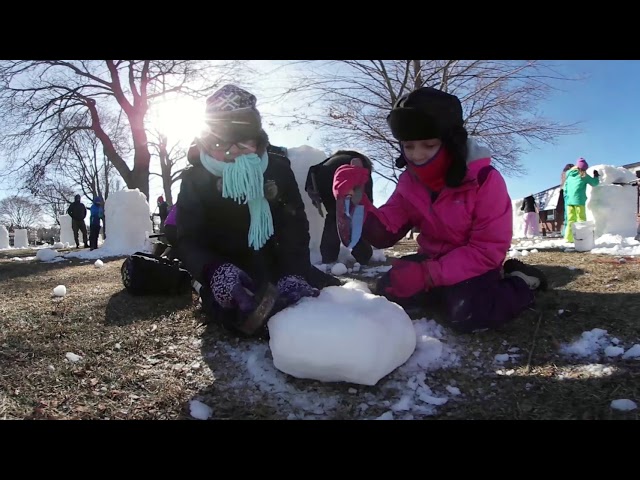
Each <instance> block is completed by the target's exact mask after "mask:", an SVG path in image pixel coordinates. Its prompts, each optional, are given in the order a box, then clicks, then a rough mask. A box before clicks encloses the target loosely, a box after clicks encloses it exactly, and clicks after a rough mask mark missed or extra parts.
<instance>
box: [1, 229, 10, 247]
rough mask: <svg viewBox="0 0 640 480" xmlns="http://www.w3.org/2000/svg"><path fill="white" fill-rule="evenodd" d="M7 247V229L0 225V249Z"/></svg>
mask: <svg viewBox="0 0 640 480" xmlns="http://www.w3.org/2000/svg"><path fill="white" fill-rule="evenodd" d="M4 248H10V247H9V231H8V230H7V227H5V226H4V225H0V249H4Z"/></svg>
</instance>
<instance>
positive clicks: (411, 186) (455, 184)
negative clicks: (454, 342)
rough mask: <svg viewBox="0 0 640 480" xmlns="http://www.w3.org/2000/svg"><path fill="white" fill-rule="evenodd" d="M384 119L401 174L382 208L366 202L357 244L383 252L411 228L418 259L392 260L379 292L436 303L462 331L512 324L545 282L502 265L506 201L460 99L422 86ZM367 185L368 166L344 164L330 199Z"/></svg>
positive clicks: (411, 303)
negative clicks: (399, 154) (469, 131)
mask: <svg viewBox="0 0 640 480" xmlns="http://www.w3.org/2000/svg"><path fill="white" fill-rule="evenodd" d="M387 122H388V124H389V126H390V128H391V132H392V134H393V136H394V138H395V139H396V140H398V141H399V142H400V147H401V151H402V157H401V159H399V160H400V163H401V164H402V163H404V165H405V166H406V170H405V171H404V172H403V173H402V174H401V175H400V178H399V180H398V184H397V186H396V189H395V191H394V193H393V194H392V195H391V197H390V198H389V200H388V201H387V203H386V204H385V205H383V206H382V207H380V208H376V207H374V206H373V204H371V202H370V200H369V199H368V198H367V197H366V195H364V196H363V199H362V203H363V204H364V206H365V209H366V216H365V220H364V226H363V230H362V238H364V239H365V240H366V241H368V242H370V243H371V244H372V245H373V246H374V247H376V248H388V247H391V246H393V245H395V244H396V243H397V242H398V241H399V240H400V239H402V238H403V237H404V236H405V235H406V234H407V232H408V231H409V230H410V229H411V228H412V227H417V228H419V230H420V235H419V236H418V239H417V241H418V245H419V250H418V253H417V254H414V255H409V256H406V257H402V258H401V259H398V260H397V261H395V262H394V264H393V267H392V269H391V270H390V271H389V272H388V273H387V274H385V276H383V277H382V278H381V279H380V281H379V282H378V286H377V293H378V294H379V295H384V296H386V297H387V298H389V299H390V300H391V301H394V302H396V303H398V304H400V305H402V306H403V307H404V308H413V307H418V306H419V307H424V306H427V305H430V304H435V303H439V304H442V305H444V307H445V310H446V313H447V317H448V319H449V320H450V322H451V325H452V327H453V328H455V329H457V330H458V331H462V332H469V331H473V330H476V329H484V328H496V327H499V326H501V325H503V324H505V323H506V322H509V321H511V320H513V319H514V318H516V317H517V316H518V315H519V314H520V313H521V312H522V311H523V310H525V309H526V308H528V307H529V306H530V305H532V303H533V300H534V291H535V290H539V289H542V290H544V289H546V286H547V280H546V278H545V276H544V274H543V273H542V272H541V271H540V270H539V269H537V268H535V267H532V266H530V265H525V264H524V263H522V262H520V261H518V260H508V261H507V262H505V263H504V265H503V262H504V260H505V257H506V254H507V251H508V250H509V247H510V245H511V238H512V233H513V232H512V230H513V220H512V207H511V199H510V198H509V194H508V192H507V187H506V184H505V181H504V179H503V177H502V175H501V174H500V173H499V172H498V171H497V170H496V169H495V168H494V167H493V166H491V155H490V153H489V151H488V150H487V149H486V148H484V147H481V146H479V145H478V144H477V143H476V142H475V141H474V140H473V139H470V138H468V134H467V131H466V130H465V128H464V123H463V118H462V106H461V104H460V100H459V99H458V98H457V97H456V96H454V95H450V94H448V93H445V92H442V91H440V90H437V89H434V88H428V87H424V88H420V89H417V90H415V91H413V92H411V93H409V94H407V95H405V96H403V97H401V98H400V99H399V100H398V101H397V102H396V104H395V105H394V107H393V109H392V111H391V113H390V114H389V116H388V117H387ZM368 178H369V171H368V170H367V169H365V168H362V167H358V166H354V165H344V166H342V167H340V168H339V169H338V170H337V171H336V173H335V176H334V186H333V192H334V195H335V196H336V197H343V196H344V195H347V194H349V193H351V192H352V191H353V189H354V188H355V187H357V186H361V185H364V184H365V183H366V181H367V180H368Z"/></svg>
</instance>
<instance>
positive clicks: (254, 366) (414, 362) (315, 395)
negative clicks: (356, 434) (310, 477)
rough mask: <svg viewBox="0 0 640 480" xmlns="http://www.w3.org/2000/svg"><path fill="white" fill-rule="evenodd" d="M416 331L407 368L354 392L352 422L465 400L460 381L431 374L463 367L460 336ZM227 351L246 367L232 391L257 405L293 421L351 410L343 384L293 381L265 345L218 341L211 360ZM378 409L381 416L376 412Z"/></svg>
mask: <svg viewBox="0 0 640 480" xmlns="http://www.w3.org/2000/svg"><path fill="white" fill-rule="evenodd" d="M362 288H364V287H362ZM336 325H338V324H337V323H336ZM413 327H414V331H415V335H416V339H417V342H416V349H415V351H414V353H413V355H412V356H411V357H410V358H409V359H408V360H407V361H406V362H405V363H404V365H402V366H401V367H400V368H397V369H396V370H395V371H393V372H391V373H390V374H389V375H388V376H387V377H386V378H385V379H383V380H382V381H381V382H379V383H378V385H377V386H376V387H375V388H374V389H370V388H368V387H367V388H366V389H363V390H360V389H356V388H349V389H348V393H349V394H350V395H353V396H354V397H355V398H354V400H355V399H357V400H356V402H359V403H357V404H354V405H353V407H346V408H349V412H350V413H348V415H349V417H350V418H370V419H375V418H378V417H380V416H382V417H383V418H382V419H389V420H391V419H393V418H394V415H395V416H397V417H398V418H400V419H412V418H414V417H418V418H421V417H424V416H429V415H435V414H437V413H438V408H439V406H440V405H442V404H444V403H447V402H449V401H451V399H453V398H455V399H457V398H459V397H463V398H464V396H465V393H466V392H464V390H463V391H460V389H459V388H458V387H457V386H456V385H455V381H452V382H451V385H439V384H437V383H435V382H434V383H432V382H431V381H430V380H429V378H428V375H429V373H430V372H433V371H435V370H439V369H445V368H450V367H453V366H457V365H459V364H460V358H459V355H458V353H457V349H458V346H457V345H456V340H455V336H451V335H450V334H449V333H448V331H447V330H446V329H444V328H443V327H442V326H441V325H439V324H437V323H436V322H435V321H433V320H427V319H420V320H417V321H414V322H413ZM436 340H437V341H436ZM221 353H222V354H224V355H226V356H228V357H229V358H230V359H231V360H232V361H233V362H235V363H236V364H238V365H239V366H240V367H241V369H242V370H241V372H240V373H239V374H234V375H233V376H232V378H231V380H230V383H229V385H228V386H229V388H231V389H233V391H234V392H236V394H237V392H238V391H241V392H242V394H243V396H244V398H245V399H246V400H247V401H249V402H251V403H253V404H256V405H264V404H269V405H271V406H272V407H273V408H275V409H277V410H278V411H279V412H282V413H285V414H286V413H288V418H289V419H303V418H308V419H311V418H332V417H331V416H332V414H333V413H334V412H336V411H338V410H339V409H342V408H345V397H344V395H345V393H346V392H345V393H341V392H342V390H341V389H340V388H338V385H339V384H335V387H334V385H333V384H329V385H327V387H326V388H315V387H314V382H315V381H312V380H307V381H302V382H304V383H302V384H300V383H298V382H301V381H297V382H292V381H291V378H290V377H288V376H287V375H286V374H284V373H282V372H280V371H278V370H277V369H276V368H275V366H274V364H273V360H272V356H271V355H270V351H269V348H268V346H267V345H265V344H264V343H263V342H259V341H250V342H235V345H233V344H230V343H229V342H226V341H218V342H217V344H216V345H215V346H213V351H212V352H211V353H209V354H207V356H216V357H217V356H218V355H220V354H221ZM333 353H334V352H333V351H332V352H331V354H332V355H333ZM430 383H431V385H429V384H430ZM348 403H352V402H348ZM374 409H375V410H377V412H378V413H375V414H374V413H372V410H374ZM343 413H344V412H343Z"/></svg>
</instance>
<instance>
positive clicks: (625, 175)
mask: <svg viewBox="0 0 640 480" xmlns="http://www.w3.org/2000/svg"><path fill="white" fill-rule="evenodd" d="M594 170H598V173H599V174H600V185H599V186H602V185H612V184H614V183H627V182H632V181H634V180H636V179H637V177H636V174H635V173H633V172H632V171H631V170H628V169H626V168H623V167H615V166H613V165H604V164H600V165H593V166H591V167H589V168H588V169H587V173H588V174H589V175H591V176H592V177H593V171H594ZM589 188H592V187H590V186H588V187H587V197H588V196H589V195H588V194H589Z"/></svg>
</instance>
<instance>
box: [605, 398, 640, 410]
mask: <svg viewBox="0 0 640 480" xmlns="http://www.w3.org/2000/svg"><path fill="white" fill-rule="evenodd" d="M611 408H613V409H614V410H622V411H623V412H628V411H630V410H635V409H636V408H638V405H637V404H636V402H634V401H633V400H629V399H628V398H620V399H618V400H612V401H611Z"/></svg>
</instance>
